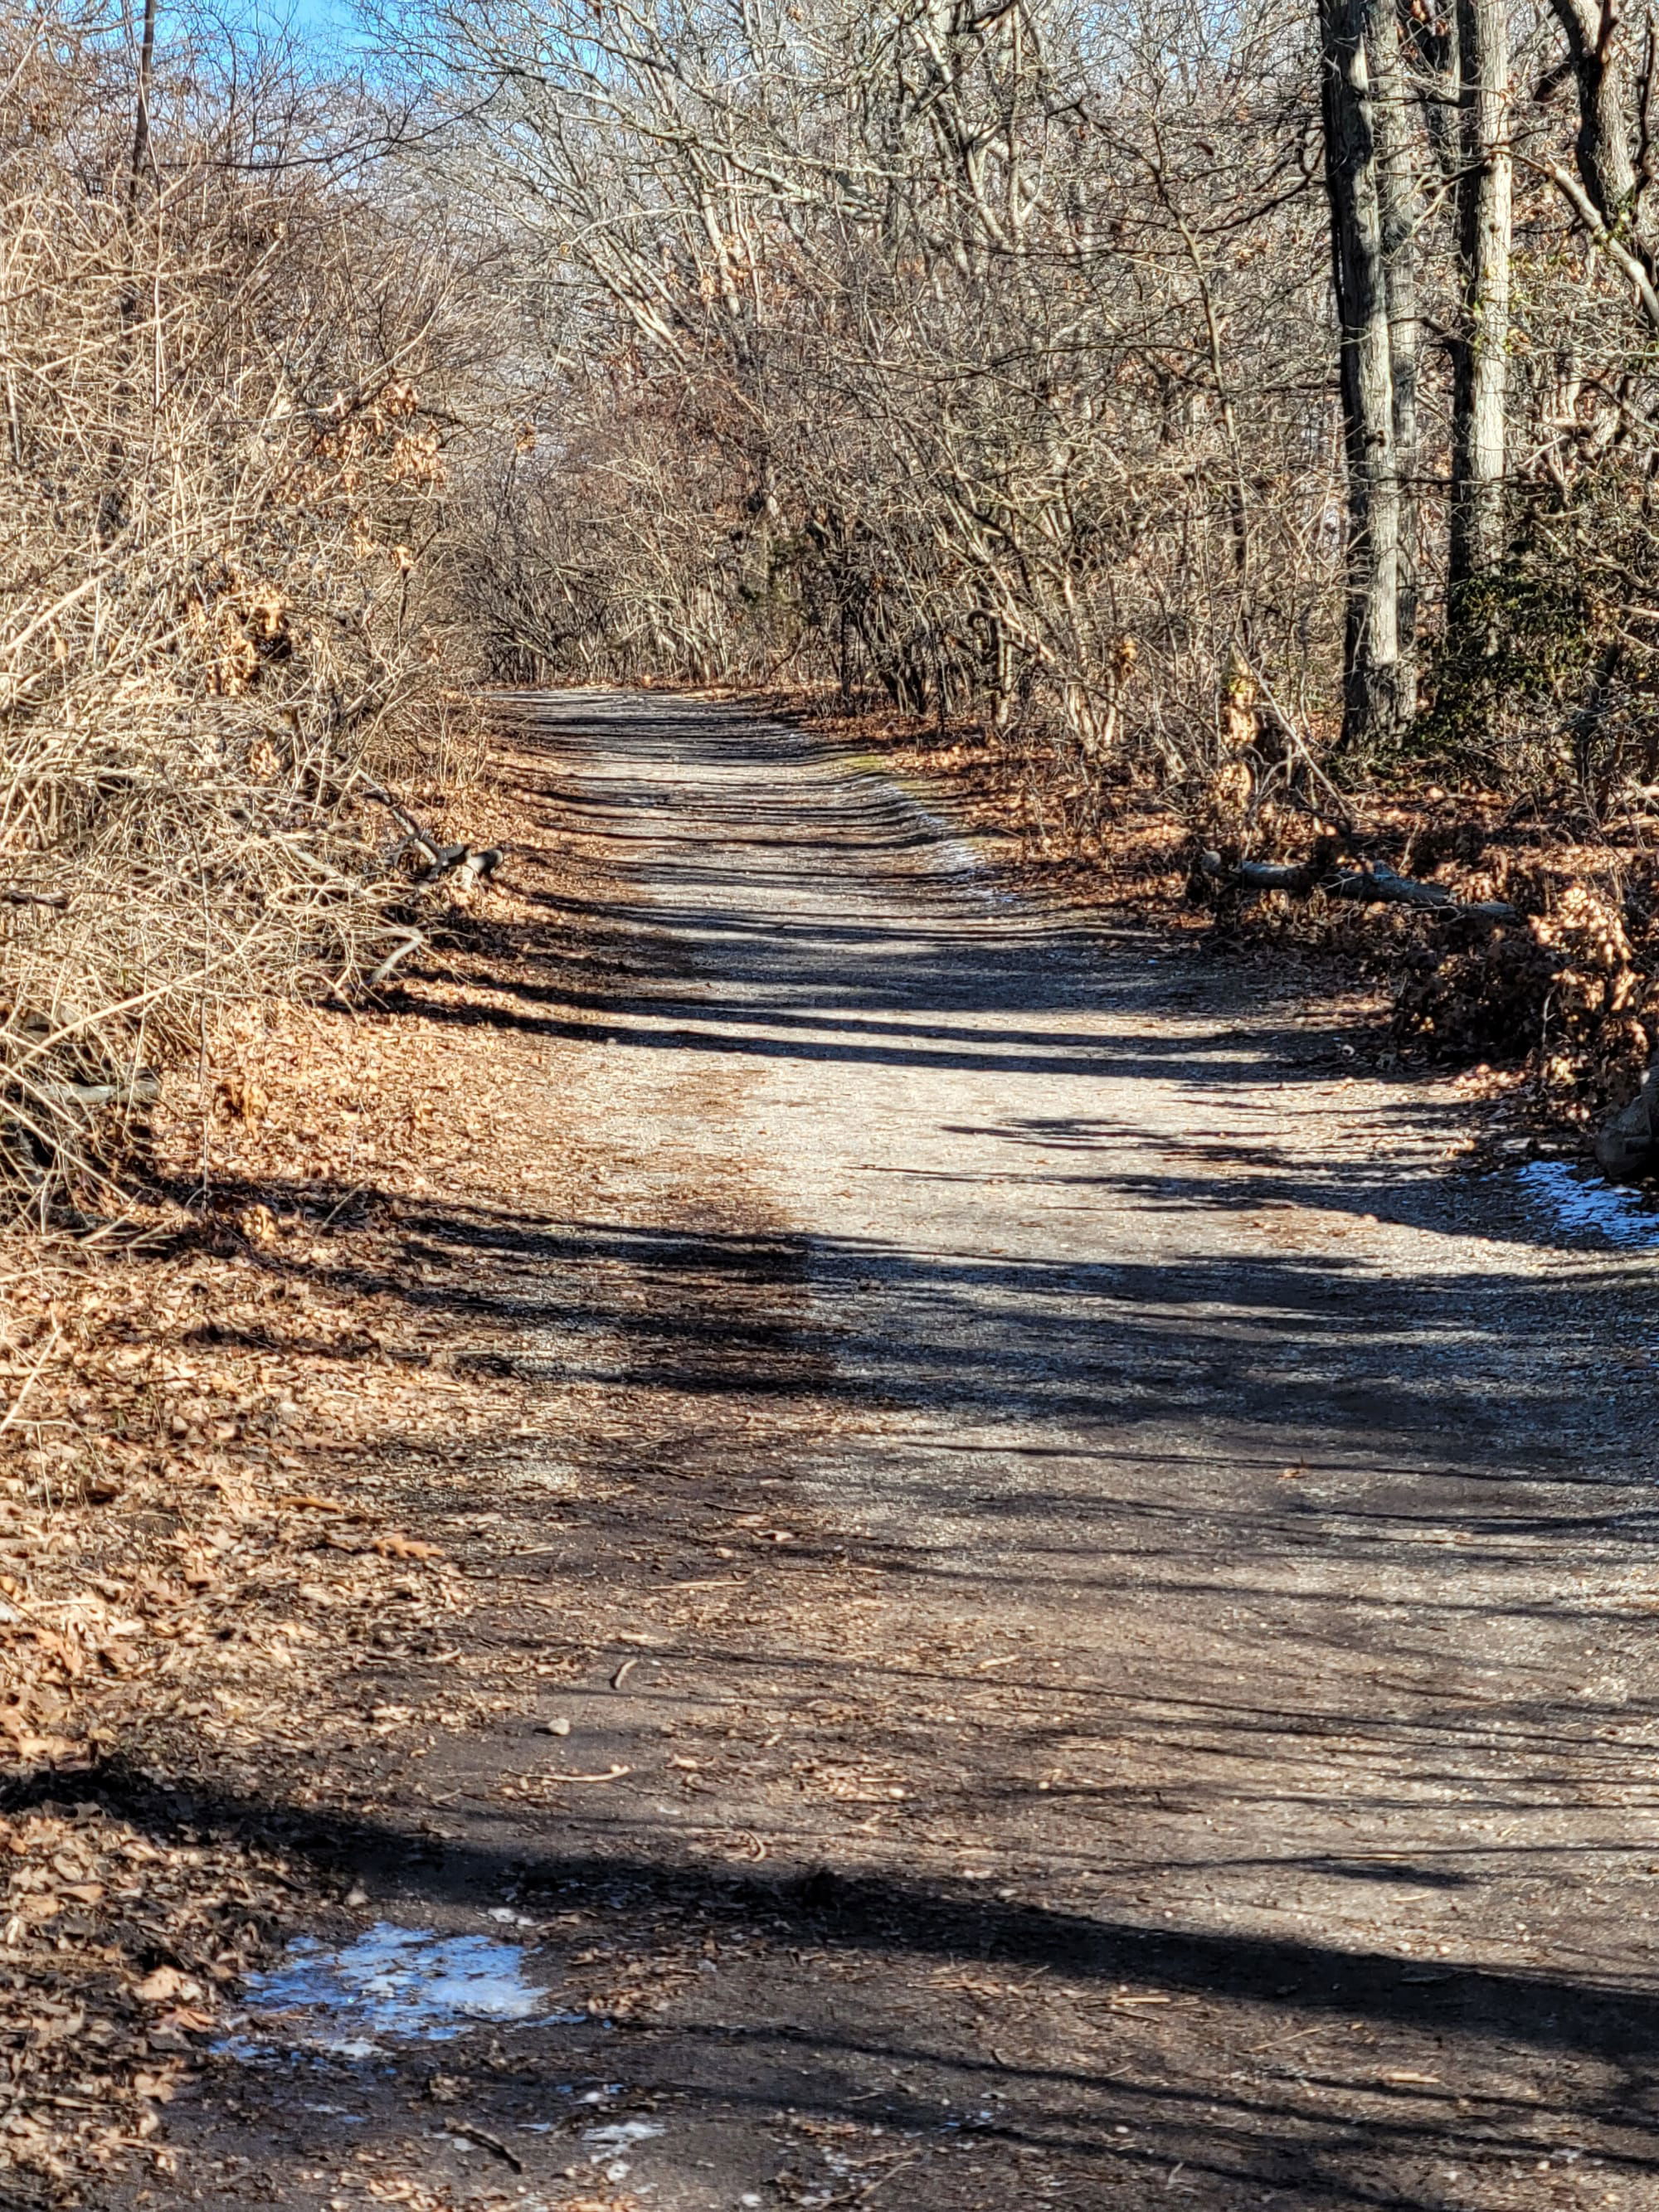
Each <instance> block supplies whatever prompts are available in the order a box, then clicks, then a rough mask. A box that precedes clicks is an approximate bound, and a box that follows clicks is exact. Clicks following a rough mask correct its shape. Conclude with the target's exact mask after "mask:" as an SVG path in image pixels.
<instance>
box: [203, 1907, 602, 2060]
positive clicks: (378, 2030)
mask: <svg viewBox="0 0 1659 2212" xmlns="http://www.w3.org/2000/svg"><path fill="white" fill-rule="evenodd" d="M585 2017H586V2015H582V2014H576V2013H555V2012H554V2011H553V2010H552V2009H551V2008H550V2006H549V2004H548V2001H547V1992H546V1990H541V1989H538V1988H537V1986H536V1984H534V1983H533V1982H530V1981H526V1978H525V1973H524V1951H523V1948H522V1947H521V1946H520V1945H519V1944H517V1943H503V1942H500V1941H498V1940H497V1939H496V1938H495V1937H494V1936H437V1935H435V1934H434V1933H433V1932H432V1931H431V1930H430V1929H419V1928H396V1927H393V1926H392V1923H391V1922H390V1921H386V1920H382V1921H379V1922H377V1923H376V1924H375V1925H374V1927H373V1928H371V1929H369V1931H368V1934H367V1935H366V1936H359V1937H358V1939H357V1941H356V1942H355V1943H348V1944H345V1945H344V1946H343V1947H335V1946H332V1945H330V1944H327V1943H322V1942H319V1941H318V1940H317V1938H316V1937H315V1936H295V1939H294V1941H293V1942H291V1943H290V1944H289V1947H288V1952H287V1955H286V1958H285V1960H284V1963H283V1965H282V1966H276V1967H274V1968H273V1969H272V1970H271V1971H270V1972H269V1973H264V1974H250V1975H249V1977H248V1984H247V1996H246V2003H245V2006H244V2009H243V2011H242V2013H241V2015H240V2019H239V2022H238V2025H239V2027H240V2029H241V2030H242V2033H240V2035H238V2036H236V2037H234V2038H233V2039H232V2040H231V2042H230V2043H229V2045H228V2046H227V2047H228V2048H229V2049H230V2050H232V2051H246V2050H247V2049H248V2048H250V2047H252V2048H253V2049H258V2048H259V2047H261V2046H263V2047H264V2049H267V2050H269V2049H270V2047H271V2046H272V2045H274V2044H278V2043H280V2044H283V2045H289V2046H294V2045H307V2046H310V2047H312V2048H315V2049H320V2050H324V2051H331V2052H332V2053H333V2054H335V2055H336V2056H337V2057H347V2058H367V2057H374V2055H375V2054H376V2053H377V2052H378V2051H379V2049H380V2045H378V2044H377V2043H376V2042H375V2041H374V2038H375V2037H376V2036H380V2035H386V2036H398V2037H402V2038H403V2039H405V2040H416V2041H419V2042H423V2043H447V2042H448V2041H449V2040H450V2039H452V2038H453V2037H454V2036H458V2035H465V2033H467V2031H468V2030H469V2029H470V2028H472V2027H478V2026H481V2025H484V2024H489V2025H494V2026H497V2027H499V2026H501V2024H503V2023H510V2022H513V2021H574V2020H580V2019H583V2018H585Z"/></svg>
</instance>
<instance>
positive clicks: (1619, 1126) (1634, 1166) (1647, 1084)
mask: <svg viewBox="0 0 1659 2212" xmlns="http://www.w3.org/2000/svg"><path fill="white" fill-rule="evenodd" d="M1595 1164H1596V1165H1597V1166H1598V1167H1599V1168H1600V1169H1601V1172H1602V1174H1603V1175H1605V1176H1611V1177H1612V1179H1613V1182H1640V1181H1641V1180H1642V1179H1643V1178H1644V1176H1650V1175H1652V1174H1654V1173H1655V1171H1656V1170H1659V1060H1652V1061H1650V1063H1649V1065H1648V1066H1647V1067H1646V1069H1645V1070H1644V1073H1643V1076H1642V1080H1641V1084H1640V1085H1639V1087H1638V1090H1637V1093H1636V1096H1635V1097H1634V1098H1632V1100H1631V1102H1630V1103H1629V1105H1628V1106H1624V1107H1621V1108H1620V1110H1619V1112H1618V1113H1616V1114H1615V1115H1613V1118H1612V1120H1611V1121H1606V1122H1604V1123H1603V1124H1602V1126H1601V1128H1600V1130H1599V1131H1598V1132H1597V1133H1596V1138H1595Z"/></svg>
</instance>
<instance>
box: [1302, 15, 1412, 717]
mask: <svg viewBox="0 0 1659 2212" xmlns="http://www.w3.org/2000/svg"><path fill="white" fill-rule="evenodd" d="M1375 15H1376V5H1375V0H1320V15H1319V21H1320V47H1321V56H1320V58H1321V76H1322V107H1323V114H1324V124H1325V183H1326V190H1327V192H1328V197H1329V200H1330V213H1331V264H1332V277H1333V282H1334V288H1335V293H1336V310H1337V322H1338V325H1339V362H1340V389H1341V397H1342V415H1343V428H1344V432H1345V443H1346V454H1347V473H1348V548H1347V557H1348V599H1347V617H1346V637H1345V641H1344V678H1345V681H1344V700H1343V719H1342V736H1343V743H1344V744H1345V746H1347V747H1350V748H1356V747H1361V746H1366V745H1370V744H1375V743H1376V742H1378V741H1379V740H1384V739H1387V738H1389V737H1391V736H1393V735H1394V733H1395V732H1396V731H1397V730H1398V728H1399V727H1400V726H1401V719H1402V714H1401V708H1402V671H1401V656H1400V572H1401V499H1400V470H1399V456H1398V452H1397V448H1396V446H1395V374H1394V349H1393V342H1392V336H1391V332H1390V329H1389V296H1388V268H1387V254H1386V252H1385V248H1384V244H1383V179H1382V173H1381V172H1382V164H1381V160H1380V156H1379V151H1378V145H1377V127H1376V99H1375V95H1374V91H1373V87H1372V84H1371V78H1370V67H1369V64H1368V59H1367V52H1366V49H1367V44H1368V34H1370V33H1372V32H1373V26H1374V19H1375Z"/></svg>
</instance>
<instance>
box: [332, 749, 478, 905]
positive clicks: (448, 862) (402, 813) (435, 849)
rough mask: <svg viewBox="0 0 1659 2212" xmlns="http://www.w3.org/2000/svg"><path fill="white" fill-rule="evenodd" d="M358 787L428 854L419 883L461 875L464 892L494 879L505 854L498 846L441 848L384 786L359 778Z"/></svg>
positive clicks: (447, 846) (442, 846)
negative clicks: (381, 807)
mask: <svg viewBox="0 0 1659 2212" xmlns="http://www.w3.org/2000/svg"><path fill="white" fill-rule="evenodd" d="M357 788H358V790H359V791H361V792H362V794H363V796H364V798H365V799H373V800H374V803H375V805H377V806H384V807H385V808H386V811H387V813H389V814H390V815H391V816H392V819H393V820H394V821H395V822H396V823H398V826H399V827H400V828H401V829H404V830H405V831H406V832H407V834H408V838H409V842H410V844H412V845H418V846H419V847H420V848H421V850H422V852H423V853H424V854H427V855H428V866H426V868H425V869H424V870H423V872H422V874H421V876H420V878H418V880H419V881H420V882H422V883H425V884H429V883H435V882H436V881H437V879H438V878H440V877H441V876H447V875H451V874H458V875H459V878H460V885H459V888H461V889H462V890H471V888H472V886H473V884H476V883H479V882H482V881H487V880H488V878H489V877H491V876H493V875H494V874H495V871H496V869H497V868H498V867H500V866H501V862H502V860H504V859H505V858H506V854H505V853H504V852H503V850H502V848H501V846H499V845H441V844H440V843H439V842H438V841H437V839H436V838H435V836H433V835H432V832H431V831H430V830H429V829H422V826H421V824H420V823H418V822H417V821H416V818H415V817H414V816H413V815H412V814H411V813H410V811H409V809H408V808H407V807H406V806H405V805H403V803H402V801H401V800H399V799H394V798H393V797H392V793H390V792H389V791H387V790H386V788H385V787H384V786H383V785H381V784H378V783H371V782H369V781H368V779H367V777H362V778H360V779H359V781H358V784H357Z"/></svg>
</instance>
